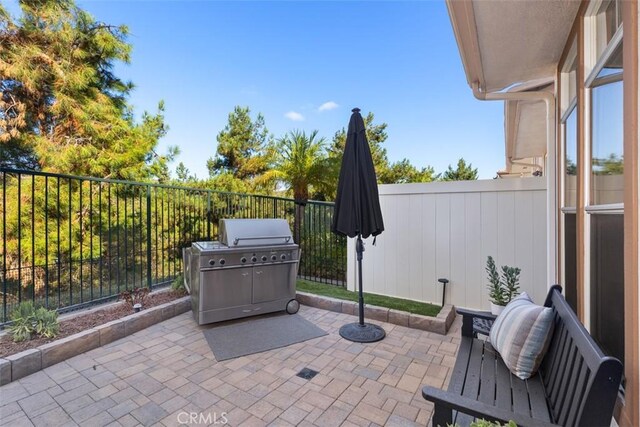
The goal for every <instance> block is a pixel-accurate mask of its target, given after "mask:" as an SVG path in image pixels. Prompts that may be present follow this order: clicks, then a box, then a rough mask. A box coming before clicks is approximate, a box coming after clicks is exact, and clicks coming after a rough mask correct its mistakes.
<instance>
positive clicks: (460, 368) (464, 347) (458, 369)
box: [448, 338, 471, 394]
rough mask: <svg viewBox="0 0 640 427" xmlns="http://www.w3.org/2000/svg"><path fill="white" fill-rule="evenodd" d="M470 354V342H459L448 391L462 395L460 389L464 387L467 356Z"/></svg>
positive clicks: (467, 364) (466, 340)
mask: <svg viewBox="0 0 640 427" xmlns="http://www.w3.org/2000/svg"><path fill="white" fill-rule="evenodd" d="M470 353H471V340H469V339H464V338H463V339H462V340H460V347H459V348H458V357H457V358H456V362H455V364H454V365H453V370H452V371H451V380H450V381H449V388H448V390H449V391H451V392H453V393H457V394H462V387H463V386H464V379H465V377H466V376H467V367H468V366H469V355H470Z"/></svg>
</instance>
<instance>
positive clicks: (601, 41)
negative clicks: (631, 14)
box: [595, 0, 621, 58]
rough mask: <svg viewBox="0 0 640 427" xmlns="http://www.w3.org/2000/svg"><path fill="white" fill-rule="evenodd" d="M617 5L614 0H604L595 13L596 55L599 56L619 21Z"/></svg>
mask: <svg viewBox="0 0 640 427" xmlns="http://www.w3.org/2000/svg"><path fill="white" fill-rule="evenodd" d="M617 9H618V6H617V4H616V2H615V1H614V0H605V1H603V2H602V5H601V6H600V9H598V12H597V13H596V15H595V17H596V55H597V56H596V57H597V58H599V57H600V55H602V52H603V51H604V50H605V48H606V47H607V45H608V44H609V42H610V41H611V39H612V38H613V35H614V34H615V33H616V30H617V29H618V27H619V26H620V23H621V21H620V20H619V15H618V10H617Z"/></svg>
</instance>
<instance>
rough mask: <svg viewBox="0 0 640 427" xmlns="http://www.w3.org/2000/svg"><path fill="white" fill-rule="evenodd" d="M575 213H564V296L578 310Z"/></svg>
mask: <svg viewBox="0 0 640 427" xmlns="http://www.w3.org/2000/svg"><path fill="white" fill-rule="evenodd" d="M576 254H577V251H576V214H571V213H566V214H564V283H563V284H562V287H563V288H564V296H565V298H566V299H567V302H568V303H569V305H570V306H571V308H573V311H575V312H577V310H578V291H577V287H576V283H577V275H578V264H577V261H576Z"/></svg>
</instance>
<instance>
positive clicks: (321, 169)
mask: <svg viewBox="0 0 640 427" xmlns="http://www.w3.org/2000/svg"><path fill="white" fill-rule="evenodd" d="M317 137H318V131H317V130H314V131H313V132H311V134H309V135H307V134H306V133H305V132H304V131H299V130H293V131H291V132H289V133H288V134H286V135H285V136H284V137H283V138H280V139H279V140H278V141H277V154H276V163H275V170H274V175H275V178H276V179H278V180H279V181H280V182H282V183H283V184H284V185H286V186H287V188H288V189H289V190H291V191H292V192H293V198H294V199H295V201H296V213H295V221H294V226H293V228H294V239H295V241H296V242H300V226H301V225H302V218H304V206H305V204H306V202H307V200H308V199H309V194H310V191H311V189H312V188H313V187H317V186H320V185H322V184H323V183H324V181H325V180H326V179H327V174H326V170H325V167H326V152H325V142H326V141H325V139H324V138H317Z"/></svg>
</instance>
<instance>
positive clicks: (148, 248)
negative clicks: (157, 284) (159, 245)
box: [147, 184, 152, 289]
mask: <svg viewBox="0 0 640 427" xmlns="http://www.w3.org/2000/svg"><path fill="white" fill-rule="evenodd" d="M151 285H152V280H151V186H150V185H149V184H147V286H148V287H149V289H151Z"/></svg>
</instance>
